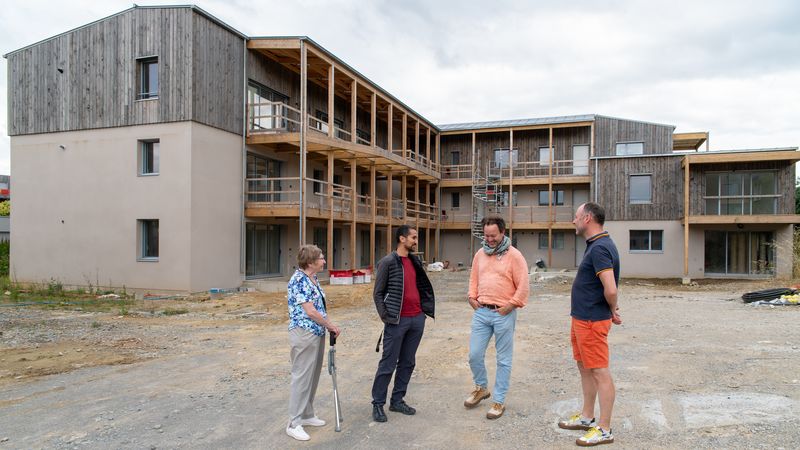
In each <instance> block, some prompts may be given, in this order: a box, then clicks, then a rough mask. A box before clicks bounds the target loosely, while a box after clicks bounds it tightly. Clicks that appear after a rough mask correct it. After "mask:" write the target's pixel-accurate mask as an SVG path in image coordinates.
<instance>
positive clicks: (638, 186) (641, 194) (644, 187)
mask: <svg viewBox="0 0 800 450" xmlns="http://www.w3.org/2000/svg"><path fill="white" fill-rule="evenodd" d="M650 178H651V175H631V177H630V202H631V203H651V202H652V200H653V194H652V192H651V180H650Z"/></svg>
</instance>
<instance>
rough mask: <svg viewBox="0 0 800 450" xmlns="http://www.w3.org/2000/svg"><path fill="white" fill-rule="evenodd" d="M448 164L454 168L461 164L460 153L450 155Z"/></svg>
mask: <svg viewBox="0 0 800 450" xmlns="http://www.w3.org/2000/svg"><path fill="white" fill-rule="evenodd" d="M450 164H452V165H454V166H458V165H460V164H461V152H453V153H450Z"/></svg>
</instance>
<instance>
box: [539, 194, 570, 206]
mask: <svg viewBox="0 0 800 450" xmlns="http://www.w3.org/2000/svg"><path fill="white" fill-rule="evenodd" d="M549 193H550V191H539V205H540V206H546V205H547V199H548V197H549V195H548V194H549ZM563 204H564V191H553V205H558V206H561V205H563Z"/></svg>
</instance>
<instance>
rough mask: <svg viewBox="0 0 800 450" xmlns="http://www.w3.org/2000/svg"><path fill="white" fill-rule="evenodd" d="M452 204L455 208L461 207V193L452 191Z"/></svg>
mask: <svg viewBox="0 0 800 450" xmlns="http://www.w3.org/2000/svg"><path fill="white" fill-rule="evenodd" d="M450 204H451V205H452V206H453V209H458V208H460V207H461V194H460V193H458V192H451V193H450Z"/></svg>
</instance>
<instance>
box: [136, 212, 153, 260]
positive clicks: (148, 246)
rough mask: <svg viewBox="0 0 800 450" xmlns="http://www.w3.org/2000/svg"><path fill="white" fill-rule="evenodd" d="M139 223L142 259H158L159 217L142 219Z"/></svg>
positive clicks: (139, 256) (139, 255)
mask: <svg viewBox="0 0 800 450" xmlns="http://www.w3.org/2000/svg"><path fill="white" fill-rule="evenodd" d="M137 222H138V223H137V225H138V227H137V228H138V234H139V236H138V241H139V251H138V255H137V256H138V259H139V260H140V261H158V219H140V220H138V221H137Z"/></svg>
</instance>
